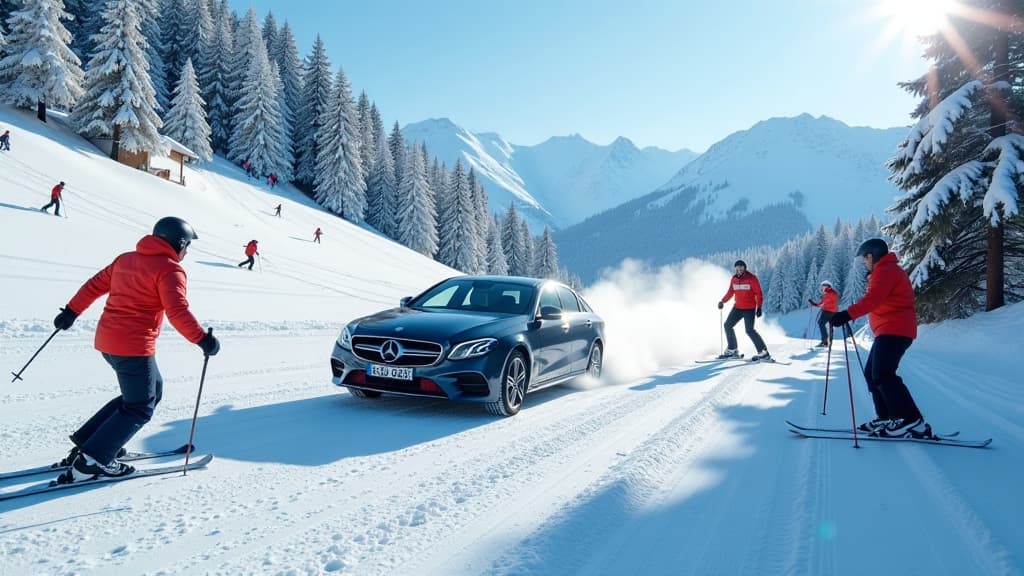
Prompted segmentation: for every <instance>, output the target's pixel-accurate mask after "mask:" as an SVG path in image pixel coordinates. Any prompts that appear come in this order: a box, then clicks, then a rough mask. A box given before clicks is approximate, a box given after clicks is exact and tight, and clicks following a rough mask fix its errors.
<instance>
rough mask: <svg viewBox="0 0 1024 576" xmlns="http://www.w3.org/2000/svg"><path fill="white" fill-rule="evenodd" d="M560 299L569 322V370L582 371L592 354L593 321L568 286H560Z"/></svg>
mask: <svg viewBox="0 0 1024 576" xmlns="http://www.w3.org/2000/svg"><path fill="white" fill-rule="evenodd" d="M557 291H558V299H559V300H560V301H561V303H562V314H563V316H562V319H563V320H566V321H567V322H568V323H569V337H570V341H569V346H570V350H569V371H570V372H582V371H583V370H586V369H587V359H588V358H589V356H590V335H591V333H593V330H592V329H591V327H592V325H593V321H592V320H591V319H590V316H589V315H588V314H584V313H583V311H582V310H581V309H580V303H579V301H578V300H576V294H575V293H573V291H572V290H570V289H569V288H568V287H567V286H558V287H557Z"/></svg>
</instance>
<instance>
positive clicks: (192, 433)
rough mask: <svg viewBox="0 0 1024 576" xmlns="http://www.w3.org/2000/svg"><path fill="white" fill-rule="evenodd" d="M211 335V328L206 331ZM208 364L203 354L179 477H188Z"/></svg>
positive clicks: (208, 360) (206, 356)
mask: <svg viewBox="0 0 1024 576" xmlns="http://www.w3.org/2000/svg"><path fill="white" fill-rule="evenodd" d="M206 333H207V334H211V335H212V334H213V327H210V329H208V330H207V331H206ZM209 363H210V355H209V354H203V374H202V376H200V377H199V392H198V393H197V394H196V410H195V412H193V413H192V430H191V431H190V432H189V433H188V448H186V449H185V466H183V467H182V469H181V475H182V476H187V475H188V458H189V456H191V455H192V448H193V446H192V440H193V439H195V436H196V419H197V418H198V417H199V399H200V398H202V397H203V382H204V381H206V365H207V364H209Z"/></svg>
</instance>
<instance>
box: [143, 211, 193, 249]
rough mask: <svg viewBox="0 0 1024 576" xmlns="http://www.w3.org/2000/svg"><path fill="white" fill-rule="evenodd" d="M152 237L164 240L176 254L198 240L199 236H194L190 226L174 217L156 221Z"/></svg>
mask: <svg viewBox="0 0 1024 576" xmlns="http://www.w3.org/2000/svg"><path fill="white" fill-rule="evenodd" d="M153 236H156V237H157V238H162V239H164V241H166V242H167V243H168V244H170V245H171V248H174V249H175V250H176V251H178V252H181V250H182V249H183V248H185V246H188V245H189V244H191V243H192V241H193V240H198V239H199V235H198V234H196V231H195V230H194V229H193V228H192V225H191V224H189V223H188V222H185V221H184V220H182V219H181V218H175V217H174V216H166V217H164V218H161V219H160V220H157V223H156V225H155V226H153Z"/></svg>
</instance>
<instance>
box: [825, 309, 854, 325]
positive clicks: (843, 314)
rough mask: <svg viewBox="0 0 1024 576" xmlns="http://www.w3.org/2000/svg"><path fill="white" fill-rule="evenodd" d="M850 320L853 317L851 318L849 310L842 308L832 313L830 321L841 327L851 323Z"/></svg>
mask: <svg viewBox="0 0 1024 576" xmlns="http://www.w3.org/2000/svg"><path fill="white" fill-rule="evenodd" d="M850 320H853V318H850V313H849V312H847V311H846V310H840V311H839V312H836V313H835V314H834V315H832V317H831V318H829V320H828V323H829V324H831V325H833V326H836V327H839V326H843V325H846V324H849V323H850Z"/></svg>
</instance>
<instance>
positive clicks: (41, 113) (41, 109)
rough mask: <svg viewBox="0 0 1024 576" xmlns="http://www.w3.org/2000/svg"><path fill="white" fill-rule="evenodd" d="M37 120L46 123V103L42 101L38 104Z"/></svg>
mask: <svg viewBox="0 0 1024 576" xmlns="http://www.w3.org/2000/svg"><path fill="white" fill-rule="evenodd" d="M36 118H39V119H40V120H42V121H43V122H46V102H43V101H42V100H40V101H39V102H38V103H37V104H36Z"/></svg>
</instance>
